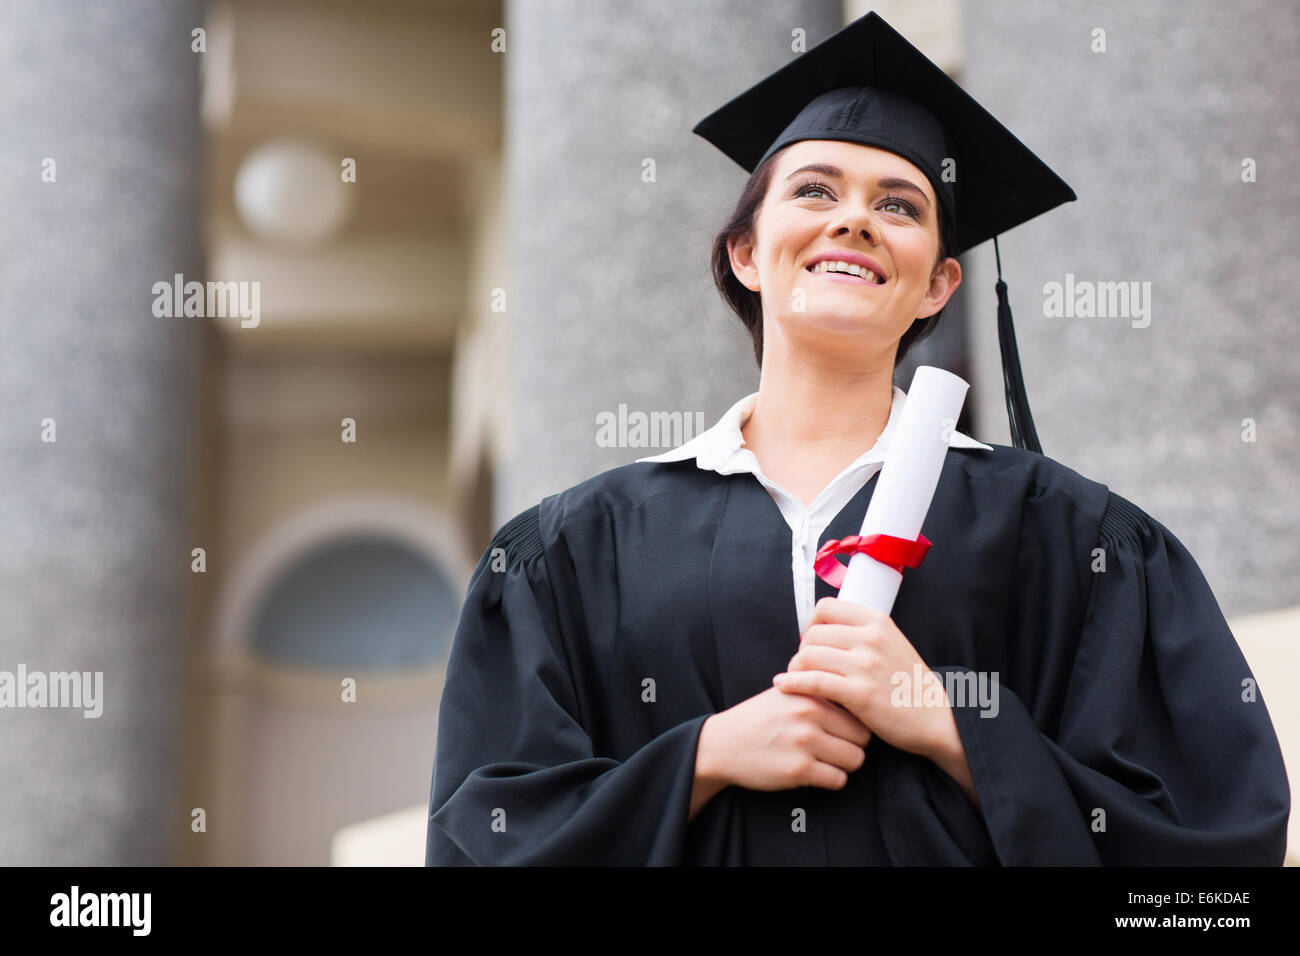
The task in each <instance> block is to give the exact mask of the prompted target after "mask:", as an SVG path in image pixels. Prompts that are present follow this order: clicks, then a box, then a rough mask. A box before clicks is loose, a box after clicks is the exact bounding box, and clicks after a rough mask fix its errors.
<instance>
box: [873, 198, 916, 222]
mask: <svg viewBox="0 0 1300 956" xmlns="http://www.w3.org/2000/svg"><path fill="white" fill-rule="evenodd" d="M890 206H894V207H896V210H897V211H898V212H900V213H902V214H903V215H904V216H911V217H912V218H913V219H915V218H916V207H915V206H913V205H912V204H911V203H910V202H908V201H907V200H905V199H886V200H885V201H884V202H883V203H882V204H881V207H880V208H882V209H889V207H890Z"/></svg>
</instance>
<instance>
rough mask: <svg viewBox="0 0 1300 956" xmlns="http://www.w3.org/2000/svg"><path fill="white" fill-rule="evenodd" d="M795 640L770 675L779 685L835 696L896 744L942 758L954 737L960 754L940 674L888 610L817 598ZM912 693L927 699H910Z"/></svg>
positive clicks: (949, 753)
mask: <svg viewBox="0 0 1300 956" xmlns="http://www.w3.org/2000/svg"><path fill="white" fill-rule="evenodd" d="M799 640H800V648H799V652H798V653H797V654H795V655H794V657H792V658H790V663H789V664H788V665H787V668H786V672H785V673H783V674H777V675H776V676H775V677H774V678H773V683H774V684H775V685H776V686H777V687H779V688H780V689H781V690H783V691H786V692H787V693H793V694H809V695H811V696H814V697H821V698H823V699H825V700H831V701H834V702H835V703H837V704H839V705H840V706H841V707H843V708H844V709H845V710H847V711H849V712H850V713H851V714H853V715H854V716H855V717H857V718H858V719H859V720H860V721H862V723H864V724H866V725H867V726H868V727H869V728H871V730H872V732H873V733H875V734H876V736H878V737H880V739H882V740H884V741H885V742H886V743H888V744H892V745H893V746H895V747H897V748H898V749H899V750H906V751H908V752H910V753H914V754H919V755H921V756H923V757H929V758H930V759H932V760H935V762H936V763H941V764H947V763H949V762H950V761H951V758H952V755H953V747H954V745H955V746H956V749H957V752H959V753H962V755H963V757H964V751H963V748H962V745H961V739H960V737H959V736H958V734H957V723H956V719H955V717H954V716H953V713H952V703H951V701H950V700H949V699H948V695H947V692H946V691H945V690H944V687H943V682H942V681H941V680H939V678H938V676H937V675H936V674H934V672H933V671H931V670H930V668H929V667H928V666H926V663H925V662H924V661H923V660H921V655H920V654H918V653H917V652H916V648H914V647H913V646H912V644H911V642H910V641H908V639H907V638H906V637H904V636H903V632H902V631H900V630H899V629H898V628H897V626H895V624H894V622H893V620H892V619H891V618H890V616H889V615H888V614H885V613H883V612H881V611H876V610H872V609H871V608H867V607H863V606H862V605H860V604H854V603H853V602H851V601H843V600H840V599H839V598H830V597H827V598H822V599H821V600H820V601H818V602H817V606H816V608H814V610H813V614H812V618H811V620H810V621H809V623H808V629H807V630H806V631H804V633H803V634H802V635H801V636H800V638H799ZM918 674H919V675H920V677H921V681H922V686H921V687H920V688H919V690H914V689H913V686H912V685H913V684H914V683H915V681H916V678H917V675H918ZM918 700H924V701H927V702H928V703H929V704H930V706H912V705H913V704H914V702H915V701H918Z"/></svg>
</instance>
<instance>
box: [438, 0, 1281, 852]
mask: <svg viewBox="0 0 1300 956" xmlns="http://www.w3.org/2000/svg"><path fill="white" fill-rule="evenodd" d="M696 131H697V132H700V133H701V134H702V135H705V136H706V138H708V139H710V141H711V142H714V143H715V144H716V145H718V146H719V147H720V148H722V149H723V150H724V152H727V154H728V155H730V156H732V157H733V158H734V159H736V160H737V161H738V162H740V163H741V165H742V166H743V167H744V168H746V169H747V170H749V171H750V172H751V177H750V180H749V182H748V184H747V185H746V187H745V190H744V192H743V194H742V197H741V201H740V203H739V206H738V208H737V210H736V214H735V216H734V217H733V218H732V221H731V222H730V223H729V224H728V225H727V227H726V228H725V229H724V230H723V232H722V233H721V234H720V235H719V237H718V240H717V242H716V243H715V247H714V274H715V277H716V278H717V280H718V283H719V286H720V288H721V290H722V293H723V295H724V297H725V298H726V299H727V300H728V302H729V303H730V304H731V305H732V307H733V308H734V309H735V310H736V311H737V313H738V314H739V315H740V317H741V319H742V321H744V322H745V324H746V326H747V328H748V329H749V330H750V332H751V334H752V336H753V340H754V349H755V355H756V357H757V359H758V360H759V363H760V369H761V373H760V380H759V388H758V391H757V392H756V393H754V394H752V395H749V396H746V397H745V398H743V399H741V400H740V401H738V402H737V403H736V404H735V405H734V406H733V407H732V408H731V409H730V410H729V411H728V412H727V413H726V414H725V415H724V416H723V418H722V419H721V420H720V421H719V422H718V424H717V425H716V426H714V427H713V428H712V429H710V430H708V431H707V432H705V433H703V434H701V435H699V436H697V437H696V438H695V439H693V440H692V441H690V442H687V443H686V444H685V445H683V446H681V447H680V448H677V449H674V450H673V451H671V452H667V453H665V454H663V455H657V456H654V457H651V458H644V459H641V460H639V461H638V462H636V463H634V464H632V465H628V466H624V467H621V468H615V469H612V470H610V471H607V472H604V473H603V474H600V475H597V476H595V477H594V478H592V479H590V480H588V481H586V482H583V483H582V484H579V485H577V486H575V487H573V488H570V489H568V490H566V491H564V492H563V493H561V494H558V495H554V496H551V497H548V498H546V499H544V500H543V501H542V502H540V503H539V504H538V505H536V506H534V507H532V508H530V509H528V510H527V511H525V512H523V513H522V514H520V515H518V516H516V517H515V518H513V519H512V520H511V521H509V522H507V523H506V524H505V526H503V527H502V528H501V530H500V531H499V532H498V533H497V535H496V537H495V538H494V540H493V542H492V543H491V545H490V546H489V548H488V549H487V551H486V552H485V553H484V555H483V557H482V559H481V561H480V562H479V565H478V568H477V570H476V572H475V575H474V578H473V581H472V583H471V585H470V589H469V593H468V594H467V597H466V602H465V606H464V609H463V611H462V614H461V618H460V623H459V626H458V629H457V632H456V636H455V639H454V642H453V647H452V653H451V660H450V663H449V667H448V672H447V683H446V689H445V691H444V694H443V699H442V704H441V710H440V718H439V728H438V746H437V752H436V754H435V761H434V777H433V786H432V794H431V803H430V816H429V831H428V847H427V862H428V863H430V864H435V865H471V864H740V865H744V864H749V865H755V864H757V865H762V864H776V865H789V864H805V865H827V864H831V865H845V864H847V865H853V864H875V865H909V864H941V865H943V864H952V865H956V864H970V863H975V864H998V863H1001V864H1008V865H1017V864H1019V865H1024V864H1031V865H1043V864H1046V865H1059V864H1078V865H1089V864H1091V865H1096V864H1098V863H1103V864H1119V865H1126V864H1128V865H1138V864H1141V865H1148V864H1175V865H1177V864H1210V865H1215V864H1218V865H1222V864H1242V863H1254V864H1261V863H1265V864H1277V863H1280V862H1281V860H1282V856H1283V852H1284V848H1285V828H1286V820H1287V815H1288V812H1289V796H1288V790H1287V782H1286V776H1285V772H1284V770H1283V767H1282V760H1281V754H1280V750H1279V747H1278V744H1277V740H1276V737H1275V735H1274V733H1273V729H1272V726H1271V723H1270V721H1269V718H1268V714H1267V711H1266V710H1265V708H1264V704H1263V702H1262V701H1261V700H1260V699H1259V698H1258V695H1257V694H1256V693H1253V692H1251V691H1250V688H1251V685H1252V684H1253V679H1252V677H1251V675H1250V672H1249V670H1248V669H1247V667H1246V663H1245V661H1244V659H1243V657H1242V655H1241V653H1240V651H1239V649H1238V648H1237V645H1236V643H1235V641H1234V640H1233V638H1232V635H1231V633H1230V632H1229V630H1228V628H1227V625H1226V623H1225V621H1224V619H1223V615H1222V613H1221V612H1220V610H1219V608H1218V605H1217V603H1216V601H1215V599H1214V597H1213V595H1212V593H1211V592H1210V589H1209V587H1208V585H1207V584H1206V582H1205V578H1204V577H1203V575H1202V574H1201V573H1200V571H1199V569H1198V568H1197V566H1196V564H1195V561H1194V560H1193V559H1192V557H1191V555H1190V554H1189V553H1188V552H1187V550H1186V549H1185V548H1184V547H1183V546H1182V545H1181V543H1179V542H1178V540H1177V539H1176V538H1175V537H1174V536H1173V535H1172V533H1170V532H1169V531H1168V530H1167V529H1166V528H1164V527H1163V526H1162V525H1161V524H1159V523H1158V522H1156V521H1155V520H1154V519H1152V518H1151V517H1150V516H1148V515H1146V514H1145V513H1144V512H1142V511H1141V510H1140V509H1139V508H1137V507H1136V506H1135V505H1133V504H1132V503H1130V502H1128V501H1126V500H1125V499H1123V498H1120V497H1119V496H1117V495H1115V494H1113V493H1111V492H1109V491H1108V489H1107V488H1106V487H1105V486H1104V485H1101V484H1098V483H1096V482H1093V481H1090V480H1088V479H1087V478H1085V477H1083V476H1081V475H1079V474H1078V473H1076V472H1074V471H1072V470H1070V469H1069V468H1067V467H1065V466H1064V465H1061V464H1059V463H1057V462H1054V461H1052V460H1051V459H1049V458H1046V457H1044V456H1043V455H1041V454H1039V453H1038V452H1037V451H1036V450H1031V447H1030V446H1033V445H1036V439H1035V438H1034V435H1033V426H1032V421H1031V420H1030V419H1029V416H1028V407H1027V403H1025V402H1024V398H1023V386H1022V385H1020V382H1019V372H1018V366H1016V364H1015V356H1014V345H1013V344H1011V342H1010V328H1009V320H1010V316H1009V310H1000V316H999V317H1000V321H1002V322H1003V323H1004V325H1003V332H1004V335H1003V343H1004V353H1003V355H1004V363H1005V366H1006V372H1007V387H1008V405H1009V409H1010V411H1011V415H1012V425H1013V435H1014V436H1015V445H1016V446H1018V447H1007V446H990V445H986V444H982V443H980V442H977V441H975V440H973V439H971V438H969V437H968V436H965V435H962V434H961V433H959V432H956V433H954V435H953V439H952V441H951V442H950V452H949V454H948V455H947V458H946V460H945V464H944V468H943V472H942V476H941V478H940V481H939V484H938V487H937V490H936V493H935V497H934V503H933V505H932V507H931V510H930V512H929V514H928V516H927V518H926V521H925V525H924V528H923V533H924V535H925V537H926V538H927V539H929V540H930V541H931V542H933V544H932V547H931V549H930V551H929V552H928V553H927V554H926V556H925V560H924V561H923V562H922V563H921V565H920V566H919V567H915V568H908V569H907V571H906V573H905V574H904V576H903V583H902V586H901V588H900V590H899V594H898V599H897V601H896V603H895V605H894V609H893V611H892V613H891V614H889V615H885V614H881V613H879V612H874V611H870V610H867V609H864V608H862V607H859V606H857V605H853V604H850V603H848V602H845V601H840V600H838V599H836V598H835V597H834V596H833V594H834V592H833V590H832V589H831V587H830V586H829V585H828V584H827V583H826V582H825V581H822V580H820V579H818V578H817V577H816V575H815V574H814V572H813V564H814V560H815V558H816V556H817V553H818V551H819V550H820V549H821V548H822V547H823V546H824V545H826V544H827V542H830V541H833V540H838V539H842V538H845V537H848V536H850V535H853V534H855V533H856V532H857V531H858V528H859V526H860V524H861V521H862V517H863V515H864V513H865V511H866V506H867V502H868V501H869V500H870V497H871V493H872V490H873V487H874V483H875V477H876V475H877V474H878V473H879V469H880V466H881V464H882V462H883V461H884V455H885V452H886V451H887V449H888V447H889V444H890V440H891V438H892V437H893V435H894V434H895V433H896V430H897V424H898V419H899V415H900V412H901V409H902V407H903V404H904V403H905V401H906V394H905V393H904V392H903V391H902V390H901V389H898V388H895V387H893V386H892V379H893V373H894V368H895V365H896V363H897V361H898V359H899V358H901V356H902V354H903V353H904V352H905V351H906V350H907V348H909V347H910V346H911V344H912V343H913V342H914V341H916V340H917V338H918V337H919V336H921V335H923V334H926V332H927V331H928V329H930V328H932V327H933V323H934V322H935V321H937V319H938V316H939V315H940V313H941V311H942V310H943V308H944V305H945V304H946V303H947V302H948V301H949V300H950V298H951V296H952V294H953V292H954V291H955V290H956V289H957V287H958V286H959V284H960V283H961V280H962V276H961V268H960V266H959V265H958V263H957V260H956V259H955V258H954V256H955V255H956V254H957V253H959V252H961V251H964V250H965V249H967V248H970V246H972V245H974V244H975V243H977V242H979V241H982V240H984V239H987V238H990V237H992V236H995V235H996V234H997V233H998V232H1001V231H1004V230H1005V229H1007V228H1010V227H1012V226H1014V225H1016V224H1018V223H1020V222H1023V221H1025V220H1027V219H1029V218H1032V217H1033V216H1036V215H1038V214H1039V213H1041V212H1043V211H1046V210H1047V209H1050V208H1052V207H1053V206H1055V205H1057V204H1059V203H1060V202H1062V201H1066V200H1068V199H1071V198H1073V193H1072V192H1070V190H1069V187H1068V186H1065V184H1064V183H1063V182H1061V181H1060V180H1059V178H1058V177H1056V175H1055V174H1054V173H1052V172H1051V170H1050V169H1048V168H1047V167H1046V166H1045V165H1043V164H1042V163H1041V161H1040V160H1038V159H1037V157H1035V156H1033V154H1032V153H1030V152H1029V151H1028V150H1027V149H1026V148H1025V147H1024V146H1023V145H1022V144H1020V143H1019V141H1018V140H1016V139H1015V138H1014V137H1013V136H1011V134H1010V133H1009V132H1008V131H1006V130H1005V129H1004V128H1003V127H1002V126H1001V125H1000V124H998V123H997V121H996V120H994V119H993V118H992V117H991V116H989V115H988V114H987V113H986V112H984V111H983V110H982V109H981V108H980V107H979V106H978V104H975V103H974V101H973V100H970V99H969V97H967V96H966V94H965V93H964V92H963V91H961V90H960V88H959V87H957V86H956V84H954V83H952V81H951V80H949V79H948V78H947V77H946V76H944V75H943V73H942V71H940V70H938V68H937V67H935V66H934V65H933V64H931V63H930V62H929V61H928V60H926V59H925V58H924V57H923V56H922V55H921V54H920V53H919V52H918V51H916V50H915V49H914V48H912V47H911V46H910V45H908V44H907V43H906V41H904V40H903V39H902V37H900V36H899V35H898V34H897V33H895V32H894V31H892V30H891V29H890V28H889V27H888V26H887V25H886V24H884V23H883V21H881V20H880V19H879V17H876V16H875V15H874V14H873V15H869V16H868V17H865V18H863V19H862V20H859V21H857V22H856V23H854V24H852V25H851V26H849V27H847V28H845V30H843V31H841V32H840V33H839V34H837V35H836V36H835V37H833V38H831V39H830V40H828V41H826V43H824V44H822V45H820V46H818V47H817V48H815V49H814V50H812V51H810V52H808V53H806V54H804V55H803V56H802V57H800V58H799V59H798V60H796V61H795V62H794V63H792V64H791V65H790V66H788V67H786V68H784V69H783V70H781V71H778V72H777V73H776V74H774V75H773V76H772V77H769V78H767V79H766V80H764V81H763V82H762V83H760V84H758V86H756V87H754V89H752V90H750V91H748V92H747V93H745V94H742V96H740V97H738V98H737V99H736V100H733V101H732V102H731V103H729V104H728V105H727V106H725V107H723V108H722V109H721V110H719V111H718V112H717V113H715V114H713V116H711V117H710V118H709V119H706V120H705V121H704V122H703V123H701V124H700V126H699V127H697V129H696ZM954 172H955V176H953V175H950V174H952V173H954ZM999 292H1000V297H1003V296H1004V290H1003V289H1002V288H1000V289H999ZM1003 304H1004V305H1005V303H1003ZM1003 311H1005V315H1003V314H1001V312H1003Z"/></svg>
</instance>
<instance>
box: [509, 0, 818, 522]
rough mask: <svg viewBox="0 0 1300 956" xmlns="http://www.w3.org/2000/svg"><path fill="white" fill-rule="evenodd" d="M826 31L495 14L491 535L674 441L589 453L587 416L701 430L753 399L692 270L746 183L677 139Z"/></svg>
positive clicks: (707, 283)
mask: <svg viewBox="0 0 1300 956" xmlns="http://www.w3.org/2000/svg"><path fill="white" fill-rule="evenodd" d="M842 24H843V11H842V5H841V4H840V3H839V2H835V0H763V2H751V0H711V2H709V3H696V2H691V0H669V2H655V3H641V4H635V5H633V6H630V7H629V6H628V5H626V4H611V3H601V2H591V0H586V2H582V0H551V2H547V3H529V2H512V3H509V4H508V7H507V36H508V44H509V46H508V51H507V53H506V54H505V56H506V62H505V67H506V97H507V98H506V114H507V120H506V122H507V127H506V149H507V182H508V202H509V206H508V214H507V222H508V223H509V228H510V276H509V277H508V280H505V279H503V280H502V281H500V282H498V283H496V285H499V286H500V287H503V288H505V289H506V290H507V315H508V319H509V324H510V329H511V341H512V343H513V354H512V355H511V357H510V361H511V363H512V374H511V376H510V378H509V381H510V383H511V385H510V387H511V399H510V407H511V419H512V422H511V424H512V428H511V433H512V434H511V441H510V443H509V445H510V447H511V448H512V453H511V454H510V455H509V457H508V460H507V462H506V463H505V467H504V468H503V469H502V470H501V471H500V472H499V475H498V477H499V479H500V485H499V488H498V493H497V506H496V512H497V514H496V517H497V522H498V524H499V523H500V522H501V521H504V520H505V519H506V518H508V517H510V516H511V515H513V514H515V513H517V512H518V511H519V510H521V509H523V508H526V507H528V506H529V505H532V504H535V503H536V502H537V501H538V500H539V499H540V498H542V497H544V496H546V495H549V494H552V493H554V492H557V491H561V490H563V489H564V488H567V487H569V486H571V485H573V484H575V483H577V482H579V481H582V480H584V479H586V478H588V477H590V476H592V475H595V474H597V473H599V472H601V471H605V470H607V469H609V468H613V467H616V466H618V465H621V464H626V463H627V462H631V461H633V460H635V459H636V458H640V457H644V456H646V455H653V454H657V453H658V452H659V451H663V450H666V447H671V445H672V444H673V443H672V442H670V443H669V444H668V445H667V446H664V447H656V448H644V447H622V448H619V447H614V448H607V447H600V446H599V445H598V444H597V440H596V433H597V427H596V421H597V415H598V414H599V413H601V412H609V413H612V414H614V415H617V414H618V410H619V405H620V404H625V405H626V406H627V407H628V410H629V411H630V412H642V413H647V414H648V413H650V412H656V411H658V412H682V413H684V414H683V418H684V419H689V420H690V421H691V422H692V424H694V422H695V420H696V413H703V419H704V425H705V427H707V426H708V425H712V424H713V422H714V421H716V420H717V418H718V417H719V416H720V415H721V414H722V413H723V412H724V411H725V410H726V409H727V408H728V407H729V406H730V405H731V404H732V403H733V402H734V401H735V400H736V399H737V398H739V397H740V396H741V395H743V394H746V393H747V392H750V391H753V390H754V389H755V388H757V386H758V367H757V365H756V364H755V362H754V357H753V349H752V346H751V344H750V341H749V338H748V336H747V335H746V334H745V333H744V331H743V329H742V328H741V326H740V323H739V321H738V320H737V319H736V318H735V317H734V316H733V315H732V314H731V313H730V312H729V311H728V310H727V309H726V307H725V306H724V304H723V303H722V300H721V298H720V297H719V296H718V294H717V292H716V291H715V290H714V288H713V283H712V279H711V277H710V272H709V249H710V246H711V244H712V240H713V237H714V235H715V234H716V233H717V232H718V230H719V229H721V227H722V225H723V223H724V220H725V218H726V217H727V216H728V215H729V214H730V213H731V211H732V209H733V208H734V206H735V203H736V200H737V199H738V198H739V195H740V190H741V187H742V186H743V185H744V182H745V179H746V174H745V173H744V171H743V170H741V169H740V168H739V167H738V166H736V165H735V164H734V163H732V162H731V161H730V160H729V159H727V158H726V157H725V156H723V155H722V154H721V153H719V152H718V151H717V150H715V149H714V148H713V147H712V146H711V145H709V144H708V143H706V142H705V141H704V140H702V139H701V138H700V137H698V136H695V135H694V134H693V133H691V127H692V126H694V125H695V123H696V122H697V121H698V120H700V119H701V118H703V117H704V116H705V115H707V114H708V113H709V112H711V111H712V110H714V109H715V108H717V107H718V106H721V105H722V103H724V102H725V101H726V100H727V99H729V98H730V97H732V96H734V95H736V94H737V93H739V92H741V91H742V90H744V89H747V88H748V87H749V86H750V85H752V84H753V83H755V82H757V81H758V80H759V79H761V78H762V77H763V76H765V75H767V74H768V73H769V72H771V71H772V70H774V69H776V68H777V67H779V66H781V65H782V64H784V63H786V62H789V60H790V59H791V58H792V57H794V56H795V55H796V54H795V53H794V52H792V49H791V43H792V39H793V37H792V31H794V30H796V29H802V30H803V31H804V36H806V47H807V48H811V47H812V46H814V45H815V44H816V43H819V42H821V41H822V40H824V39H826V38H827V37H828V36H830V35H831V34H832V33H834V32H835V31H836V30H837V29H839V28H840V26H842ZM648 179H652V180H653V181H646V180H648ZM502 269H503V270H504V264H502ZM503 360H504V358H503Z"/></svg>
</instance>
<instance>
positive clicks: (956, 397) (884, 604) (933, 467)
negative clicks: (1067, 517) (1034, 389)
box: [839, 365, 970, 614]
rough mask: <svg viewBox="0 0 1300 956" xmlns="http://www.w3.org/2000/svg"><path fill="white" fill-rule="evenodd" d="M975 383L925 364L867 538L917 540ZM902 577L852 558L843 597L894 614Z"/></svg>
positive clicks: (866, 525)
mask: <svg viewBox="0 0 1300 956" xmlns="http://www.w3.org/2000/svg"><path fill="white" fill-rule="evenodd" d="M969 388H970V385H969V384H968V383H967V382H966V381H965V380H964V379H962V378H961V377H960V376H957V375H953V374H952V373H951V372H946V371H944V370H943V369H941V368H934V367H933V366H930V365H921V366H919V367H918V368H917V370H916V374H914V375H913V376H912V386H911V388H909V389H908V391H907V401H906V402H905V403H904V404H903V414H902V416H901V417H900V419H899V423H898V432H897V434H896V435H894V436H893V438H892V439H891V441H890V443H889V450H888V451H887V452H886V453H885V461H884V464H882V465H881V467H880V480H879V481H877V482H876V490H875V491H874V492H872V494H871V503H870V504H868V505H867V515H866V517H865V518H864V519H863V521H862V532H861V533H862V535H863V536H866V535H869V534H888V535H893V536H895V537H898V538H907V539H908V540H909V541H915V540H916V538H917V535H919V534H920V533H921V525H922V524H923V523H924V522H925V516H926V513H927V512H928V511H929V510H930V502H931V501H933V500H934V489H935V487H936V486H937V485H938V484H939V474H940V473H941V472H942V471H943V458H944V455H946V454H947V453H948V441H949V440H950V439H951V437H952V432H953V429H955V428H956V427H957V419H958V417H960V415H961V406H962V403H963V402H965V400H966V391H967V389H969ZM902 583H903V576H902V574H900V573H899V572H898V571H895V570H894V569H893V568H891V567H889V566H888V565H886V564H882V563H880V562H879V561H877V560H876V559H875V558H873V557H871V556H869V555H866V554H855V555H853V557H852V558H851V559H850V560H849V566H848V569H847V570H846V571H845V573H844V582H843V584H842V586H841V587H840V594H839V596H840V598H841V599H842V600H845V601H852V602H854V603H855V604H863V605H866V606H867V607H870V608H875V609H876V610H878V611H884V612H885V613H886V614H888V613H890V611H892V610H893V607H894V599H895V598H896V597H898V588H899V586H900V585H901V584H902Z"/></svg>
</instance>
